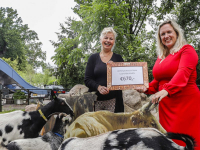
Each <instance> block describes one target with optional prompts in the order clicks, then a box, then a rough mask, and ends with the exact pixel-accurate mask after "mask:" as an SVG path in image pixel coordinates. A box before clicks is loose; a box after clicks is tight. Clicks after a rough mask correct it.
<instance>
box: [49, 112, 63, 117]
mask: <svg viewBox="0 0 200 150" xmlns="http://www.w3.org/2000/svg"><path fill="white" fill-rule="evenodd" d="M60 113H61V112H55V113H52V114H50V115H49V116H48V118H49V117H51V116H53V115H59V114H60Z"/></svg>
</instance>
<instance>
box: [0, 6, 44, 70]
mask: <svg viewBox="0 0 200 150" xmlns="http://www.w3.org/2000/svg"><path fill="white" fill-rule="evenodd" d="M22 22H23V21H22V19H21V17H18V14H17V11H16V10H13V9H12V8H8V7H6V8H3V7H0V25H1V26H0V33H1V34H0V57H5V58H10V60H11V61H13V60H17V62H18V65H19V67H18V69H19V70H21V71H23V70H24V69H25V67H26V65H27V61H28V63H29V64H31V65H33V67H34V69H35V68H37V67H40V66H44V63H43V61H44V60H45V59H46V53H45V52H42V51H41V45H42V44H41V43H40V42H38V41H37V40H38V37H37V33H36V32H35V31H33V30H30V29H29V27H28V25H27V24H25V25H24V24H22Z"/></svg>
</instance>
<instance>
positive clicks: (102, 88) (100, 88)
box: [97, 85, 109, 95]
mask: <svg viewBox="0 0 200 150" xmlns="http://www.w3.org/2000/svg"><path fill="white" fill-rule="evenodd" d="M97 90H98V91H99V93H100V94H102V95H106V94H108V93H109V89H108V88H107V87H105V86H101V85H99V86H98V88H97Z"/></svg>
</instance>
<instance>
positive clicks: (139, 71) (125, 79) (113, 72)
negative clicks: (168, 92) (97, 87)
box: [107, 62, 149, 90]
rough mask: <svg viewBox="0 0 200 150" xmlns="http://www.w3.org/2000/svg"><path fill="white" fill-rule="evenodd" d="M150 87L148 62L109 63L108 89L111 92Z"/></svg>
mask: <svg viewBox="0 0 200 150" xmlns="http://www.w3.org/2000/svg"><path fill="white" fill-rule="evenodd" d="M138 86H145V87H146V88H148V87H149V79H148V68H147V62H108V63H107V87H108V88H109V89H110V90H127V89H134V88H135V87H138Z"/></svg>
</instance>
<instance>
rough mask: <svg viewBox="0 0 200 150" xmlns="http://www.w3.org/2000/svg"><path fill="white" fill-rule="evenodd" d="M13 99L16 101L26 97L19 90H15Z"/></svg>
mask: <svg viewBox="0 0 200 150" xmlns="http://www.w3.org/2000/svg"><path fill="white" fill-rule="evenodd" d="M13 99H14V100H17V99H26V95H25V93H24V92H22V91H21V90H17V91H16V92H15V93H14V94H13Z"/></svg>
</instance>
